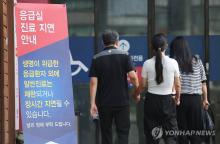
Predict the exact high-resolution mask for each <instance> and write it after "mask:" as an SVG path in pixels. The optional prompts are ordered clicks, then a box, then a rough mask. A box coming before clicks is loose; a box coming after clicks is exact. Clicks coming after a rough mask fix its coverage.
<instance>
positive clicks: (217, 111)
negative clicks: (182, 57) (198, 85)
mask: <svg viewBox="0 0 220 144" xmlns="http://www.w3.org/2000/svg"><path fill="white" fill-rule="evenodd" d="M219 13H220V1H219V0H210V1H209V30H210V31H209V34H210V35H215V37H216V38H217V37H220V36H219V34H220V15H219ZM217 39H220V38H217ZM213 42H215V40H212V39H211V40H210V45H214V46H217V43H218V40H217V41H216V42H215V43H213ZM217 47H218V46H217ZM217 47H216V48H217ZM217 51H218V49H214V48H212V49H210V54H211V55H210V58H211V59H212V57H216V58H217V59H214V60H212V61H211V62H210V63H211V66H212V67H211V69H212V71H213V72H214V73H215V74H217V73H218V72H217V71H219V69H220V68H219V63H218V58H219V53H217ZM212 77H216V76H212ZM219 94H220V79H213V80H212V81H211V82H210V101H211V106H212V107H211V108H212V110H213V112H214V118H215V122H216V125H215V128H216V131H219V129H220V127H219V126H220V124H219V121H220V105H219V102H220V97H219ZM215 138H216V139H215V141H216V143H219V142H220V136H219V134H218V133H216V137H215Z"/></svg>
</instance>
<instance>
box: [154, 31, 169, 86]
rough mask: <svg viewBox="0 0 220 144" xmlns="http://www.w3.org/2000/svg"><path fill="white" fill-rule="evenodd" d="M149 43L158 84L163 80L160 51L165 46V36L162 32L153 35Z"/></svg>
mask: <svg viewBox="0 0 220 144" xmlns="http://www.w3.org/2000/svg"><path fill="white" fill-rule="evenodd" d="M151 44H152V48H153V50H154V52H155V56H156V62H155V70H156V82H157V84H158V85H159V84H160V83H162V82H163V65H162V52H163V51H164V50H165V49H166V48H167V39H166V36H165V35H164V34H163V33H159V34H156V35H154V36H153V38H152V41H151Z"/></svg>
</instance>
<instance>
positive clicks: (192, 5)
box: [155, 0, 204, 35]
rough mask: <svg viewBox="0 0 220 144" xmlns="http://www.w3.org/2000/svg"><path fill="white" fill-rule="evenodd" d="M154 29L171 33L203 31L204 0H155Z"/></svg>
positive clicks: (200, 33)
mask: <svg viewBox="0 0 220 144" xmlns="http://www.w3.org/2000/svg"><path fill="white" fill-rule="evenodd" d="M155 2H156V11H155V22H156V25H155V29H156V32H163V33H167V34H172V35H202V34H203V33H204V15H203V13H204V9H203V7H204V6H203V4H204V0H181V1H177V0H156V1H155Z"/></svg>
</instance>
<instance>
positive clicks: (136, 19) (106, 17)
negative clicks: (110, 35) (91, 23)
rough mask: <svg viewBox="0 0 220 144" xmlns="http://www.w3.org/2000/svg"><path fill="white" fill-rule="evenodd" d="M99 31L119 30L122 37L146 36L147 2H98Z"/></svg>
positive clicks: (111, 0)
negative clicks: (106, 29) (107, 29)
mask: <svg viewBox="0 0 220 144" xmlns="http://www.w3.org/2000/svg"><path fill="white" fill-rule="evenodd" d="M97 3H101V4H100V5H102V6H101V7H99V11H98V15H97V17H98V18H99V25H101V26H100V27H99V31H100V32H102V31H103V30H104V29H105V28H110V29H114V30H117V31H118V32H119V33H120V34H121V35H146V33H147V0H135V1H134V0H120V1H119V0H97Z"/></svg>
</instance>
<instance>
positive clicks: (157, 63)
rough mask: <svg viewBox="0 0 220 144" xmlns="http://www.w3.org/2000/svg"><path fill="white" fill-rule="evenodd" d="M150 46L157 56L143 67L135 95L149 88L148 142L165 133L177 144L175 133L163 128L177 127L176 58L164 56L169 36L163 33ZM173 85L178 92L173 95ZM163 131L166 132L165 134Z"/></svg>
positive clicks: (151, 143)
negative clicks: (171, 133) (170, 133)
mask: <svg viewBox="0 0 220 144" xmlns="http://www.w3.org/2000/svg"><path fill="white" fill-rule="evenodd" d="M151 45H152V48H153V51H154V56H153V57H152V58H151V59H149V60H146V61H145V62H144V65H143V69H142V80H141V82H140V85H139V87H138V88H137V89H136V90H135V93H134V97H135V98H136V99H137V100H139V97H140V96H139V94H140V93H141V92H142V91H143V89H144V88H147V93H146V96H145V97H146V99H145V103H144V132H145V136H146V143H147V144H156V143H159V140H160V138H161V137H162V136H163V138H164V140H165V142H166V144H176V143H177V138H176V136H175V135H169V134H168V133H163V131H170V130H172V131H175V130H178V127H177V120H176V104H179V102H180V89H181V88H180V79H179V76H180V74H179V68H178V64H177V61H176V60H174V59H171V58H169V57H168V56H166V55H165V50H166V49H167V46H168V44H167V39H166V36H165V35H164V34H156V35H154V36H153V38H152V41H151ZM173 87H175V90H176V95H175V96H174V97H172V91H173ZM162 133H163V134H162Z"/></svg>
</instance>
